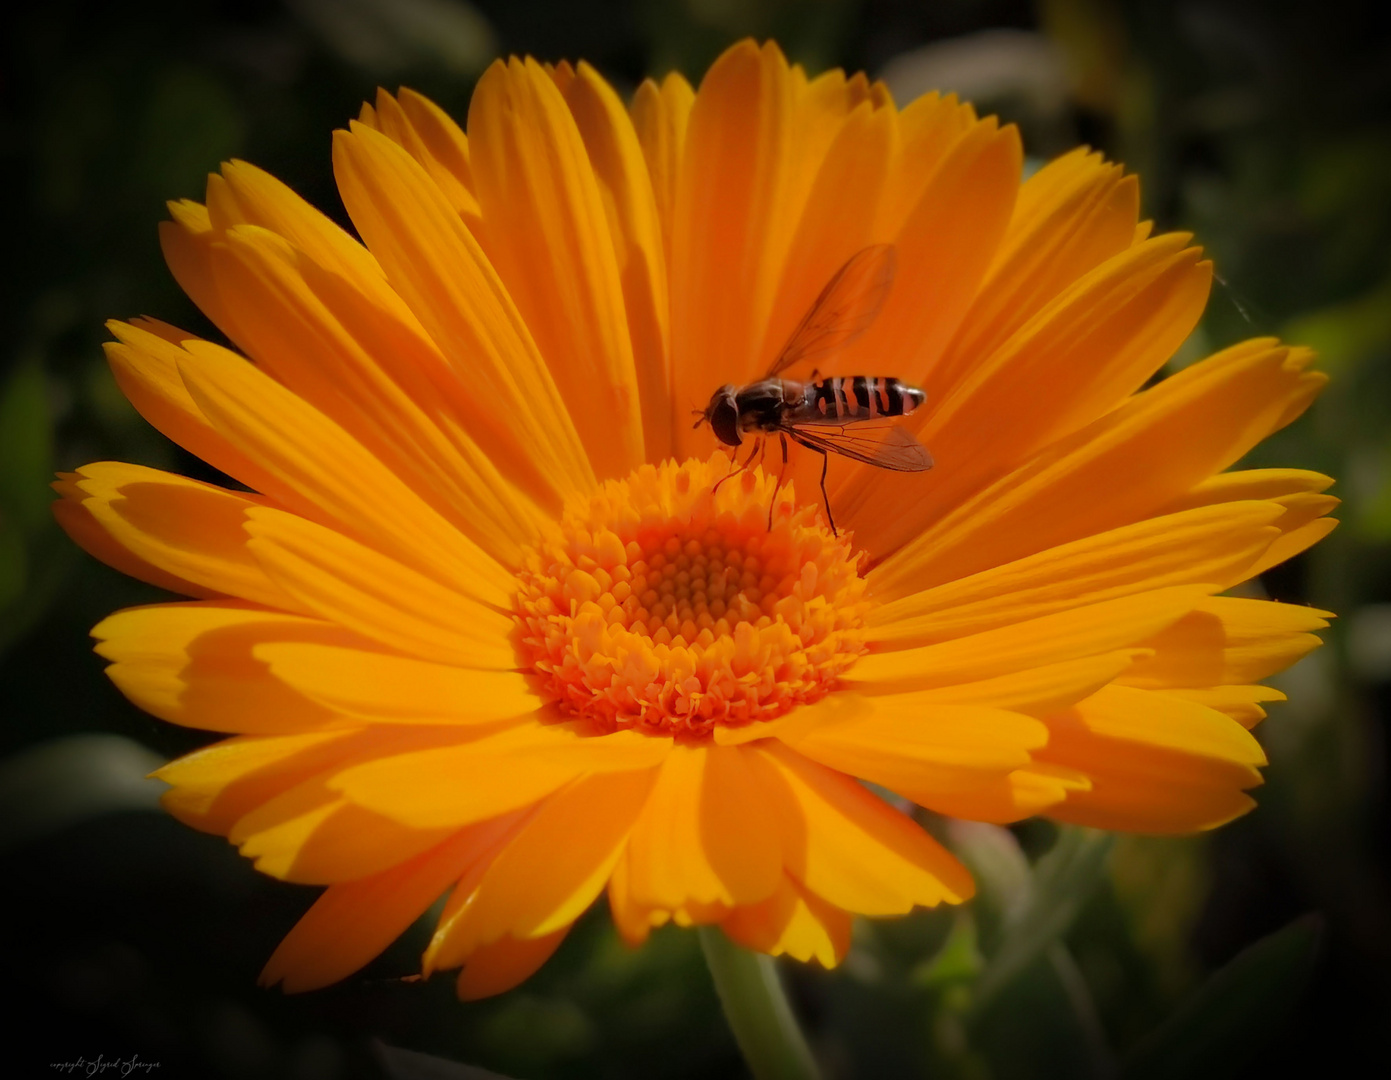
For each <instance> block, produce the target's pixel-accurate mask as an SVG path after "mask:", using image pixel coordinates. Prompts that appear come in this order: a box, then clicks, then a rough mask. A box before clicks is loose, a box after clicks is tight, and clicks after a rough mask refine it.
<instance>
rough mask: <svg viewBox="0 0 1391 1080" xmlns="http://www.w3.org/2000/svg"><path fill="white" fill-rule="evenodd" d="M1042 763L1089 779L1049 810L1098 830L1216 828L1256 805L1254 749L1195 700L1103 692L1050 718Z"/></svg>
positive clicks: (1259, 756)
mask: <svg viewBox="0 0 1391 1080" xmlns="http://www.w3.org/2000/svg"><path fill="white" fill-rule="evenodd" d="M1048 724H1049V729H1050V732H1051V735H1050V739H1049V744H1048V747H1047V748H1046V749H1045V750H1043V751H1042V752H1041V753H1040V755H1039V756H1040V758H1041V759H1042V760H1043V761H1046V762H1052V763H1056V764H1059V765H1063V766H1067V767H1070V768H1073V769H1076V770H1078V771H1080V772H1082V773H1083V774H1085V775H1086V776H1087V777H1088V778H1089V779H1090V780H1091V787H1090V789H1088V790H1085V791H1074V792H1070V793H1069V795H1068V798H1067V800H1066V801H1065V802H1064V803H1062V804H1061V805H1060V806H1057V807H1055V808H1053V809H1052V810H1050V811H1049V814H1050V816H1052V817H1056V818H1058V819H1059V820H1062V821H1070V822H1075V823H1077V824H1083V825H1091V826H1094V827H1097V828H1105V829H1122V830H1126V831H1137V832H1150V833H1184V832H1193V831H1196V830H1200V829H1210V828H1215V827H1216V826H1218V825H1221V824H1224V823H1225V822H1227V821H1230V820H1231V819H1232V818H1234V817H1236V816H1238V815H1240V814H1243V813H1245V812H1246V811H1247V810H1248V809H1250V808H1251V806H1252V805H1254V804H1253V803H1252V801H1251V799H1250V797H1249V796H1247V795H1246V794H1245V793H1244V791H1243V789H1245V788H1249V787H1252V786H1254V785H1256V784H1259V783H1260V774H1259V773H1258V772H1257V771H1256V766H1257V765H1260V764H1264V762H1265V755H1264V753H1263V752H1262V751H1261V748H1260V746H1259V744H1257V743H1256V741H1255V740H1254V739H1253V738H1252V737H1251V736H1250V735H1249V734H1248V733H1247V732H1246V731H1245V730H1244V729H1243V728H1242V727H1241V725H1240V724H1238V723H1236V722H1235V721H1234V720H1232V719H1231V718H1230V717H1228V716H1225V715H1223V714H1222V713H1220V712H1217V711H1216V710H1214V709H1209V708H1207V707H1205V706H1203V705H1200V704H1198V703H1196V702H1192V701H1184V700H1182V699H1180V698H1177V697H1173V696H1170V695H1167V694H1155V693H1150V692H1148V691H1145V690H1137V689H1134V688H1130V687H1124V686H1115V687H1107V688H1105V689H1104V690H1102V691H1099V692H1098V693H1097V694H1095V695H1093V696H1092V697H1091V698H1089V699H1087V700H1086V701H1083V702H1080V703H1078V705H1076V706H1074V707H1073V708H1072V709H1070V710H1068V711H1067V712H1065V713H1061V714H1058V715H1057V716H1054V717H1050V718H1049V721H1048Z"/></svg>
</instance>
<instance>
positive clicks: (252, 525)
mask: <svg viewBox="0 0 1391 1080" xmlns="http://www.w3.org/2000/svg"><path fill="white" fill-rule="evenodd" d="M245 531H246V533H247V535H248V536H249V537H250V539H249V540H248V541H247V545H246V546H247V548H248V550H249V552H250V554H251V555H252V556H253V558H254V559H255V560H256V562H257V563H258V564H259V565H260V567H261V568H262V569H263V570H264V572H265V573H266V574H268V575H269V577H270V579H271V580H272V581H274V582H275V583H276V584H277V586H278V587H279V588H280V589H282V590H284V593H285V594H286V595H287V596H290V597H293V598H294V599H293V601H290V602H287V604H286V605H284V606H290V604H293V605H294V607H295V608H296V610H302V611H305V612H308V613H311V614H314V615H317V616H319V617H320V618H324V619H327V620H329V621H330V622H334V623H337V624H339V625H340V626H346V627H348V628H349V629H351V630H355V631H356V632H358V633H359V634H361V635H362V636H363V637H365V638H369V639H371V640H374V641H379V642H381V643H382V644H384V645H387V646H389V647H391V648H393V649H398V650H400V651H402V652H404V653H406V654H407V655H409V656H415V657H419V658H421V659H423V660H435V661H439V662H440V663H445V664H456V665H459V666H462V667H474V668H486V669H490V670H498V671H506V670H510V669H512V668H515V667H516V664H517V655H516V650H515V649H514V648H513V645H512V642H511V635H512V629H513V627H512V620H511V618H510V617H509V616H507V615H504V614H502V613H501V612H499V611H497V610H495V609H494V608H492V607H489V606H487V605H485V604H481V603H479V602H478V601H477V600H474V599H471V598H470V597H467V596H464V595H463V594H461V593H458V592H456V591H454V590H453V589H450V588H447V587H445V586H443V585H441V584H440V583H439V582H438V581H434V580H432V579H430V578H427V577H425V576H424V575H423V574H419V573H417V572H416V571H414V570H412V569H410V568H409V567H407V566H403V565H401V563H399V562H397V561H396V560H394V559H392V558H389V557H388V556H386V555H383V554H381V553H380V552H379V551H376V550H375V549H373V548H369V547H367V546H365V545H363V544H360V543H358V542H357V541H356V540H353V539H351V538H350V537H347V536H344V535H343V534H342V533H340V532H336V531H335V530H333V529H329V528H326V527H324V526H322V525H319V524H316V523H315V522H312V521H308V520H307V519H305V518H302V517H298V516H296V515H294V514H287V513H285V512H284V511H281V510H276V509H274V508H273V507H256V508H254V509H253V510H251V511H250V512H249V513H248V515H247V523H246V526H245Z"/></svg>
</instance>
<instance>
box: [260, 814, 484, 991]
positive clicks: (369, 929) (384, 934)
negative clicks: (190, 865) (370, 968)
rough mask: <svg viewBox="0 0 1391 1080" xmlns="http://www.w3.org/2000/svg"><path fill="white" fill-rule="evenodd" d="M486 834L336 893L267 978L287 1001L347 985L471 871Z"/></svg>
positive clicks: (470, 834)
mask: <svg viewBox="0 0 1391 1080" xmlns="http://www.w3.org/2000/svg"><path fill="white" fill-rule="evenodd" d="M485 829H486V827H485V826H480V827H477V831H475V830H471V829H464V830H461V831H460V832H459V833H458V834H457V835H455V836H454V837H452V838H451V839H449V840H446V841H445V842H444V843H443V844H440V845H439V846H438V847H435V848H432V849H431V850H429V851H426V852H423V853H421V854H419V855H417V856H415V857H414V858H412V859H410V860H408V861H407V862H405V863H403V864H402V865H400V866H395V867H392V868H391V869H390V870H386V871H383V872H382V873H380V874H374V875H373V876H371V877H368V878H363V879H362V880H360V881H349V882H344V883H342V884H338V885H331V886H330V887H329V888H328V889H327V890H326V891H325V892H324V894H323V895H322V896H320V897H319V899H318V900H317V901H316V902H315V903H314V906H313V907H311V908H310V909H309V911H308V912H307V913H306V914H305V916H304V918H302V919H300V921H299V922H298V923H296V924H295V928H294V929H293V930H291V931H290V933H289V934H288V935H287V936H286V938H285V940H284V941H282V942H281V943H280V947H279V948H277V949H276V950H275V953H274V954H273V955H272V956H271V958H270V960H268V961H267V962H266V966H265V969H264V970H263V971H262V972H261V978H260V982H261V985H262V986H274V985H275V984H276V983H283V984H284V987H285V990H286V991H287V992H288V993H292V994H294V993H299V992H300V991H303V990H317V989H318V988H319V987H321V986H328V985H329V984H330V983H335V982H337V981H338V980H339V979H343V978H346V977H347V976H349V975H351V974H352V973H353V972H354V971H356V970H357V969H358V968H360V967H362V966H363V965H364V964H366V963H367V962H368V961H369V960H371V959H372V958H373V957H375V956H376V955H377V954H378V953H380V952H381V951H382V950H383V949H385V948H386V947H387V946H388V945H390V944H391V943H392V942H393V941H394V940H396V938H397V937H399V936H400V935H401V933H402V932H404V931H405V930H406V928H407V927H409V926H410V925H411V923H413V922H415V920H416V919H418V918H419V917H420V916H421V915H422V914H424V912H425V909H426V908H428V907H429V906H430V905H431V904H432V903H434V901H435V900H436V899H437V898H438V897H439V895H440V894H441V893H442V892H444V890H445V889H447V888H448V887H449V883H450V882H451V881H453V880H454V879H455V878H457V877H458V876H459V874H460V873H461V872H462V871H463V869H464V868H465V867H466V866H467V865H468V863H469V860H470V858H471V857H472V856H473V854H474V850H475V848H476V847H477V846H478V844H479V833H480V832H482V831H484V830H485Z"/></svg>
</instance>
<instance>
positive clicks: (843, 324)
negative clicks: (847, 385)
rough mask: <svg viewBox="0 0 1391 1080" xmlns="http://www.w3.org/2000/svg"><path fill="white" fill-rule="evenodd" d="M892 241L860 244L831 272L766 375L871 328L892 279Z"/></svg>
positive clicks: (834, 347)
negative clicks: (839, 266) (889, 242)
mask: <svg viewBox="0 0 1391 1080" xmlns="http://www.w3.org/2000/svg"><path fill="white" fill-rule="evenodd" d="M896 262H897V256H896V254H895V252H894V246H893V245H892V244H875V245H874V246H873V247H867V248H862V249H861V250H860V251H857V252H856V253H855V254H854V255H852V256H850V258H849V259H848V260H847V261H846V263H845V265H844V266H842V267H841V268H840V269H839V270H837V271H836V272H835V276H833V277H832V278H831V280H830V281H828V282H827V283H826V287H825V288H824V289H822V290H821V295H820V296H818V297H817V298H816V302H815V303H813V304H812V305H811V310H810V311H808V312H807V313H806V315H805V316H804V317H803V319H802V321H801V322H800V323H798V324H797V329H795V330H793V331H792V336H791V337H789V338H788V339H787V344H786V345H784V346H783V347H782V351H781V352H779V353H778V356H777V359H776V360H774V361H773V365H772V367H770V368H769V369H768V375H769V376H772V375H776V374H777V373H778V372H780V371H784V370H786V369H787V368H790V367H791V366H792V365H793V364H797V363H801V362H804V361H807V360H815V359H817V358H819V357H822V356H825V355H826V354H827V353H832V352H834V351H835V350H837V349H839V348H842V347H844V346H846V345H848V344H850V342H852V341H854V340H855V339H856V338H857V337H859V336H860V335H861V334H863V333H864V332H865V331H866V330H868V329H869V327H870V325H871V324H872V323H873V322H874V320H875V318H876V317H877V316H878V314H879V309H880V308H882V307H883V306H884V298H885V297H887V296H888V295H889V286H891V285H892V284H893V280H894V266H895V264H896Z"/></svg>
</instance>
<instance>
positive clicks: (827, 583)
mask: <svg viewBox="0 0 1391 1080" xmlns="http://www.w3.org/2000/svg"><path fill="white" fill-rule="evenodd" d="M730 469H731V466H730V464H729V462H728V459H726V458H724V457H722V456H717V457H715V458H713V459H712V460H711V461H710V462H703V461H695V460H691V461H687V462H685V463H684V464H681V465H678V464H676V463H675V462H671V461H667V462H663V463H662V464H661V465H658V466H656V467H653V466H650V465H649V466H643V467H642V468H641V469H639V470H638V471H637V472H636V473H635V474H634V475H633V476H631V477H630V478H628V479H627V480H619V481H609V482H608V483H606V484H605V485H604V486H603V487H602V488H601V489H600V490H599V491H598V492H597V493H596V494H595V495H593V496H591V497H589V498H588V499H587V500H581V501H580V503H579V504H578V505H574V506H571V507H569V508H567V510H566V512H565V514H564V516H563V517H562V519H561V523H560V530H561V534H562V535H561V537H560V538H559V539H557V540H553V541H550V542H548V543H545V544H543V545H542V547H541V549H540V550H539V551H538V552H537V553H535V554H533V555H531V556H530V557H529V558H528V559H527V563H526V565H527V569H526V570H525V571H524V572H523V573H522V574H520V575H519V578H520V581H521V590H520V592H519V594H518V610H519V613H520V615H521V617H522V621H523V624H524V627H525V629H524V631H523V634H522V642H521V648H522V655H523V656H524V657H526V658H527V659H528V660H529V661H530V666H531V667H532V669H533V670H535V671H536V672H538V673H539V674H541V675H542V676H543V682H544V686H545V690H546V693H547V694H548V695H549V696H553V697H555V698H556V699H557V700H558V701H560V702H561V703H562V706H563V711H564V712H566V713H568V714H570V715H573V716H577V717H582V718H585V719H587V720H592V721H594V722H596V723H597V725H598V727H599V728H601V729H602V730H614V729H616V728H621V727H632V728H639V729H642V730H647V731H653V732H666V733H671V734H678V733H685V734H700V733H704V732H706V731H708V730H709V729H710V728H711V727H712V726H713V725H716V724H725V725H730V724H740V723H746V722H748V721H750V720H771V719H773V718H774V717H777V716H781V715H783V714H784V713H785V712H787V711H788V710H789V709H791V708H793V707H794V706H795V705H799V704H809V703H811V702H814V701H818V700H820V699H821V698H822V697H823V696H825V694H826V693H827V691H828V690H830V689H831V687H833V686H834V685H835V682H836V678H837V676H839V675H840V674H841V673H842V672H843V671H845V670H846V669H847V668H848V667H849V666H850V665H851V664H853V663H854V662H855V660H856V658H857V657H858V656H859V655H860V654H861V653H862V652H864V650H865V643H864V632H863V626H864V612H865V609H866V606H867V605H866V603H865V601H864V589H865V585H864V581H863V580H862V579H861V578H860V576H859V574H858V573H857V572H856V566H857V564H858V562H859V557H858V556H857V555H856V554H855V553H854V552H853V549H852V547H851V545H850V542H849V540H848V539H845V538H841V539H837V538H835V537H834V536H833V535H832V534H831V531H830V530H829V529H827V528H826V526H825V525H824V524H823V523H821V521H820V520H819V517H818V515H817V514H816V512H815V510H814V509H813V508H812V507H803V508H801V509H797V508H796V505H795V499H794V497H793V494H792V492H790V491H787V490H785V489H784V490H782V491H779V492H778V493H777V495H776V500H777V505H776V507H774V506H773V502H774V498H775V495H774V491H773V487H774V483H775V478H774V477H772V476H765V475H762V474H761V473H754V472H745V473H743V474H741V475H737V476H734V477H732V478H731V482H728V483H723V484H721V483H720V481H721V480H723V479H724V478H725V477H726V476H729V475H730ZM717 485H718V490H716V486H717ZM770 508H772V509H773V510H775V511H776V513H774V514H772V522H773V523H772V525H771V527H770V526H769V525H768V521H769V519H770Z"/></svg>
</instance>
